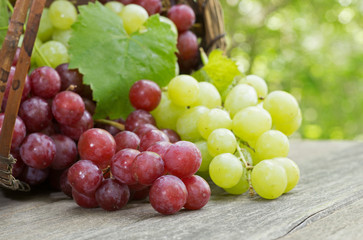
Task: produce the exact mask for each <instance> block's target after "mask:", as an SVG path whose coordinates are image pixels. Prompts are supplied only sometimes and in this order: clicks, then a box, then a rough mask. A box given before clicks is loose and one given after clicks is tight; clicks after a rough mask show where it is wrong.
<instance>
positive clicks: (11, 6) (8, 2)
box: [6, 0, 14, 13]
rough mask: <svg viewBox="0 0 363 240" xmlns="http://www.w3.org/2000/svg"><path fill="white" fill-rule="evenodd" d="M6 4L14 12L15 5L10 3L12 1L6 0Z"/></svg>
mask: <svg viewBox="0 0 363 240" xmlns="http://www.w3.org/2000/svg"><path fill="white" fill-rule="evenodd" d="M6 4H7V5H8V8H9V10H10V12H11V13H14V7H13V5H11V3H10V1H9V0H8V1H6Z"/></svg>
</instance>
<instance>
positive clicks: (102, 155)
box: [78, 128, 116, 169]
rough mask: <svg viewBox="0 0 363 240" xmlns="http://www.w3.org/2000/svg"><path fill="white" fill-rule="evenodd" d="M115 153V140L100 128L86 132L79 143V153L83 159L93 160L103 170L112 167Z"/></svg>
mask: <svg viewBox="0 0 363 240" xmlns="http://www.w3.org/2000/svg"><path fill="white" fill-rule="evenodd" d="M115 151H116V142H115V139H114V138H113V137H112V135H111V134H109V133H108V132H107V131H105V130H103V129H100V128H91V129H89V130H87V131H85V132H84V133H83V134H82V135H81V137H80V138H79V141H78V152H79V155H80V156H81V159H86V160H91V161H92V162H94V163H95V164H96V165H97V166H99V167H100V168H101V169H103V168H105V167H107V166H108V165H110V162H111V158H112V157H113V155H114V154H115Z"/></svg>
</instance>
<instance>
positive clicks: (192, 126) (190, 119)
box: [176, 106, 209, 141]
mask: <svg viewBox="0 0 363 240" xmlns="http://www.w3.org/2000/svg"><path fill="white" fill-rule="evenodd" d="M206 112H209V109H208V108H206V107H204V106H197V107H193V108H190V109H188V110H186V111H185V112H184V113H183V114H182V115H181V116H180V117H179V118H178V120H177V122H176V131H177V132H178V134H179V136H180V137H181V139H183V140H186V141H198V140H200V139H201V138H202V136H201V135H200V133H199V131H198V125H197V123H198V120H199V117H200V116H201V115H203V114H204V113H206Z"/></svg>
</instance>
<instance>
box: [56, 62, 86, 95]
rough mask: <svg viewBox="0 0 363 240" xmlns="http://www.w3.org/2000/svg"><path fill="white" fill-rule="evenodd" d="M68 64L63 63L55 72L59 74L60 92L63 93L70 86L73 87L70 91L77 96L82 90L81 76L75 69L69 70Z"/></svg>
mask: <svg viewBox="0 0 363 240" xmlns="http://www.w3.org/2000/svg"><path fill="white" fill-rule="evenodd" d="M68 66H69V64H68V63H63V64H61V65H59V66H57V67H56V69H55V70H56V71H57V72H58V74H59V77H60V80H61V88H60V89H61V91H65V90H67V89H68V88H69V86H70V85H73V86H74V87H75V88H74V90H72V91H73V92H76V93H78V94H80V93H82V90H83V81H82V79H83V76H82V74H80V73H79V72H78V70H77V69H69V68H68Z"/></svg>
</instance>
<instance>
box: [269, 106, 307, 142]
mask: <svg viewBox="0 0 363 240" xmlns="http://www.w3.org/2000/svg"><path fill="white" fill-rule="evenodd" d="M301 122H302V116H301V110H300V108H299V112H298V113H297V115H296V116H295V117H294V119H292V120H290V121H287V122H284V123H281V122H276V123H275V128H276V129H277V130H279V131H281V132H283V133H284V134H285V135H286V136H291V135H292V134H293V133H294V132H296V130H298V129H299V128H300V126H301Z"/></svg>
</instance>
